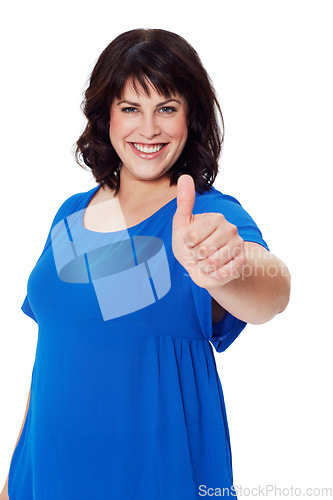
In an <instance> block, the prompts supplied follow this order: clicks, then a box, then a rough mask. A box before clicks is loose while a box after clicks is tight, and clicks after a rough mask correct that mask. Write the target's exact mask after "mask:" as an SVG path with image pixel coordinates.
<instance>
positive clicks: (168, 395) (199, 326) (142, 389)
mask: <svg viewBox="0 0 333 500" xmlns="http://www.w3.org/2000/svg"><path fill="white" fill-rule="evenodd" d="M99 187H100V186H99V185H98V186H97V187H94V188H93V189H91V190H89V191H87V192H84V193H78V194H75V195H73V196H71V197H69V198H68V199H67V200H66V201H65V202H64V203H63V204H62V205H61V207H60V208H59V210H58V212H57V213H56V215H55V218H54V220H53V222H52V225H51V228H50V232H49V235H48V237H47V241H46V244H45V247H44V249H43V252H42V254H41V256H40V257H39V259H38V261H37V263H36V265H35V267H34V268H33V270H32V272H31V274H30V276H29V279H28V284H27V295H26V297H25V299H24V302H23V305H22V310H23V312H24V313H25V314H27V315H28V316H30V317H31V318H32V319H33V320H35V321H36V323H37V324H38V341H37V348H36V357H35V362H34V366H33V370H32V379H31V396H30V405H29V409H28V413H27V416H26V420H25V424H24V427H23V429H22V433H21V436H20V439H19V441H18V443H17V446H16V448H15V450H14V454H13V457H12V461H11V464H10V470H9V480H8V492H9V498H10V500H60V499H61V500H88V499H89V500H90V499H92V498H94V499H98V500H111V499H115V500H132V499H133V500H143V499H144V500H171V499H172V500H194V499H198V498H201V497H202V496H204V495H203V494H204V493H205V492H207V491H208V488H211V489H210V492H212V491H214V492H215V493H216V492H217V491H218V488H220V489H221V491H223V490H222V488H229V490H230V491H232V485H233V474H232V462H231V449H230V437H229V429H228V423H227V416H226V410H225V404H224V398H223V392H222V386H221V381H220V378H219V374H218V372H217V368H216V364H215V357H214V351H213V347H214V349H215V350H216V352H222V351H224V350H225V349H226V348H227V347H228V346H229V345H230V344H231V343H232V342H233V341H234V340H235V339H236V337H237V336H238V335H239V334H240V332H241V331H242V330H243V329H244V327H245V325H246V323H244V322H243V321H240V320H239V319H237V318H235V317H234V316H232V315H231V314H230V313H227V314H226V316H225V317H224V319H223V320H221V321H220V322H219V323H217V324H215V325H212V309H211V300H212V299H211V296H210V294H209V293H208V292H207V290H206V289H204V288H202V287H199V286H197V285H196V284H195V283H194V282H193V281H192V280H191V278H190V277H189V275H188V273H187V272H186V270H185V268H184V267H183V266H181V265H180V264H179V262H178V261H177V260H176V259H175V257H174V255H173V252H172V246H171V245H172V241H171V234H172V219H173V215H174V213H175V211H176V208H177V199H176V198H174V199H172V200H171V201H170V202H168V203H167V204H166V205H164V206H163V207H162V208H161V209H159V210H158V211H157V212H155V213H154V214H153V215H151V216H150V217H149V218H148V219H146V220H144V221H143V222H140V223H139V224H137V225H135V226H132V227H130V228H128V229H124V230H120V231H115V232H109V233H98V232H94V231H91V230H89V229H87V228H85V227H84V226H83V214H84V211H85V208H86V207H87V206H88V203H89V201H90V200H91V199H92V197H93V196H94V194H95V193H96V191H97V190H98V189H99ZM205 212H220V213H223V214H224V216H225V218H226V219H227V220H228V221H229V222H231V223H233V224H235V225H236V226H237V227H238V232H239V234H240V236H241V237H242V238H243V239H244V240H245V241H254V242H257V243H259V244H261V245H263V246H264V247H265V248H267V249H268V247H267V244H266V243H265V241H264V240H263V239H262V235H261V232H260V230H259V229H258V227H257V225H256V224H255V222H254V221H253V219H252V218H251V217H250V215H249V214H248V213H247V212H246V211H245V210H244V209H243V207H242V206H241V205H240V203H239V202H238V201H237V200H236V199H235V198H233V197H231V196H228V195H225V194H222V193H221V192H220V191H218V190H216V189H215V188H214V187H211V188H210V190H209V191H208V192H205V193H203V194H199V193H198V192H197V191H196V198H195V204H194V209H193V213H194V214H196V213H205ZM199 492H200V494H199ZM230 496H231V494H230ZM233 498H236V496H233Z"/></svg>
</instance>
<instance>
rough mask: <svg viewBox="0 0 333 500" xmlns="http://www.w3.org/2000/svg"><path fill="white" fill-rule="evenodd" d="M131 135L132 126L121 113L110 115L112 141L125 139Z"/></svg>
mask: <svg viewBox="0 0 333 500" xmlns="http://www.w3.org/2000/svg"><path fill="white" fill-rule="evenodd" d="M129 133H130V126H129V124H128V122H127V120H124V118H123V117H122V116H121V115H119V113H112V112H111V113H110V126H109V136H110V139H111V141H112V140H118V141H119V140H121V139H124V138H125V137H126V136H127V135H128V134H129Z"/></svg>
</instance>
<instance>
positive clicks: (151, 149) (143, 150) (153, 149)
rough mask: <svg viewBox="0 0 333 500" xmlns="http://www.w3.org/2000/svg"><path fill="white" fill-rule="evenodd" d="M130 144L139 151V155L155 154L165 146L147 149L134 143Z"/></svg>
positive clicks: (159, 145)
mask: <svg viewBox="0 0 333 500" xmlns="http://www.w3.org/2000/svg"><path fill="white" fill-rule="evenodd" d="M132 144H133V146H134V147H135V149H137V150H138V151H141V153H157V152H158V151H160V150H161V149H162V148H163V146H165V144H156V145H155V146H152V147H147V146H142V145H141V144H137V143H136V142H132Z"/></svg>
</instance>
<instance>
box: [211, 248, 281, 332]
mask: <svg viewBox="0 0 333 500" xmlns="http://www.w3.org/2000/svg"><path fill="white" fill-rule="evenodd" d="M244 249H245V253H246V256H247V262H246V264H245V265H244V266H243V269H242V272H241V275H240V276H239V278H236V279H234V280H232V281H230V282H229V283H226V284H225V285H222V286H221V285H217V286H216V287H210V288H207V291H208V292H209V293H210V295H211V296H212V297H213V298H214V299H215V300H216V302H218V303H219V304H220V305H221V306H222V307H223V308H224V309H226V310H227V311H229V312H230V313H231V314H233V315H234V316H236V317H237V318H239V319H241V320H243V321H245V322H246V323H252V324H261V323H266V322H267V321H269V320H270V319H272V318H273V317H274V316H275V315H276V314H279V313H280V312H282V311H283V310H284V309H285V308H286V307H287V305H288V302H289V296H290V273H289V271H288V268H287V267H286V265H285V264H284V263H283V262H282V261H281V260H280V259H278V258H277V257H276V256H275V255H273V254H271V253H270V252H267V251H266V250H265V249H264V248H263V247H261V246H260V245H256V244H251V242H245V243H244Z"/></svg>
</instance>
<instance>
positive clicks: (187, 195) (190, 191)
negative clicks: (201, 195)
mask: <svg viewBox="0 0 333 500" xmlns="http://www.w3.org/2000/svg"><path fill="white" fill-rule="evenodd" d="M194 201H195V184H194V180H193V178H192V177H191V176H190V175H188V174H183V175H181V176H180V177H179V179H178V182H177V210H176V212H175V215H174V218H173V229H177V228H178V227H182V226H188V225H189V224H190V222H191V221H192V219H193V216H192V210H193V205H194Z"/></svg>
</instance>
